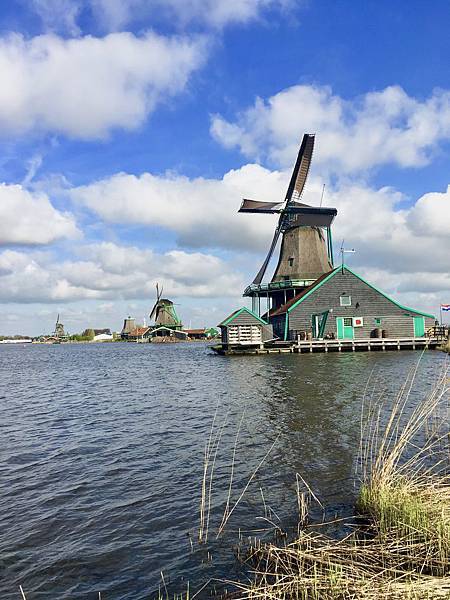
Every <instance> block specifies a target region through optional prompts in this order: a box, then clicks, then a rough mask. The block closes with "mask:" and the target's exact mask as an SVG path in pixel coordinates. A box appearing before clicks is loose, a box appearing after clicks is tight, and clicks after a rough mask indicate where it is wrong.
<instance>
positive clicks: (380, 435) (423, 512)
mask: <svg viewBox="0 0 450 600" xmlns="http://www.w3.org/2000/svg"><path fill="white" fill-rule="evenodd" d="M447 374H448V370H447V367H446V368H445V369H444V370H443V372H442V373H441V374H440V376H439V378H438V380H437V381H436V383H435V385H434V386H433V387H432V389H431V390H430V393H429V394H428V395H427V397H426V398H424V399H423V400H422V401H421V402H419V403H418V404H417V406H416V407H415V408H414V409H412V410H408V406H409V402H410V397H411V389H412V386H413V383H414V380H415V377H416V371H413V372H412V373H411V374H410V376H409V377H408V378H407V380H406V382H405V383H404V385H403V386H402V388H401V389H400V391H399V394H398V395H397V398H396V399H395V401H394V403H393V405H392V408H391V410H390V413H388V418H387V420H386V423H385V424H384V425H382V424H381V415H382V414H383V407H382V405H381V404H380V403H378V405H377V407H376V408H375V410H374V409H373V406H371V405H370V404H369V405H368V407H367V408H366V410H367V413H368V418H366V419H365V420H364V419H363V421H362V423H364V425H363V427H362V435H361V439H362V444H361V449H362V453H361V466H362V474H363V481H362V485H361V489H360V493H359V498H358V502H357V509H358V511H359V512H360V513H362V514H364V515H366V516H367V517H368V518H369V519H370V523H371V527H372V529H373V533H374V535H375V537H376V538H377V539H379V540H380V542H386V543H392V542H394V543H395V542H396V543H397V545H398V548H399V550H398V553H399V554H401V555H407V556H408V559H409V560H412V563H411V565H412V566H414V567H418V566H420V569H421V572H426V573H430V574H433V575H445V574H446V573H447V572H449V570H450V478H449V475H448V466H449V460H448V459H449V448H448V441H449V424H448V406H447V402H448V377H447Z"/></svg>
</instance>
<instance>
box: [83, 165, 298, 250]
mask: <svg viewBox="0 0 450 600" xmlns="http://www.w3.org/2000/svg"><path fill="white" fill-rule="evenodd" d="M287 184H288V174H287V173H282V172H279V171H269V170H268V169H264V168H263V167H261V166H259V165H245V166H243V167H241V168H240V169H237V170H232V171H229V172H228V173H226V174H225V175H224V177H223V178H222V179H204V178H201V177H199V178H197V179H189V178H187V177H182V176H179V175H167V176H155V175H151V174H150V173H144V174H143V175H141V176H139V177H136V176H135V175H129V174H126V173H119V174H117V175H114V176H112V177H110V178H107V179H103V180H101V181H97V182H94V183H92V184H90V185H87V186H82V187H78V188H74V189H73V190H72V191H71V197H72V199H73V200H74V201H76V202H81V203H83V204H84V205H86V206H88V207H89V208H90V209H91V210H93V211H94V212H95V213H97V214H98V215H99V216H100V217H101V218H102V219H104V220H105V221H108V222H110V223H122V224H126V223H128V224H140V225H147V226H159V227H164V228H166V229H170V230H171V231H173V232H175V233H176V235H177V240H178V243H179V244H180V245H181V246H188V247H190V248H199V247H203V246H205V247H223V248H226V249H233V248H241V249H247V250H248V249H250V250H254V249H255V248H256V249H259V250H263V249H264V244H265V242H266V240H267V239H268V238H269V237H270V234H271V232H272V231H273V227H274V219H273V217H271V216H270V215H244V214H238V212H237V211H238V209H239V206H240V203H241V200H242V197H244V196H249V195H250V196H251V197H255V198H257V199H260V200H274V199H275V200H277V199H281V198H282V195H283V194H284V192H285V189H286V187H287Z"/></svg>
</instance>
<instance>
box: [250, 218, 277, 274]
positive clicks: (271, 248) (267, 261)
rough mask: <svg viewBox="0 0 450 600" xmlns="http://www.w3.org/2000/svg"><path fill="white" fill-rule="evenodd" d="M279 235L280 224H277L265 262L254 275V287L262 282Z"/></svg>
mask: <svg viewBox="0 0 450 600" xmlns="http://www.w3.org/2000/svg"><path fill="white" fill-rule="evenodd" d="M280 233H281V226H280V223H278V225H277V228H276V229H275V233H274V236H273V239H272V243H271V244H270V248H269V253H268V254H267V256H266V260H265V261H264V262H263V264H262V266H261V268H260V270H259V271H258V274H257V275H256V277H255V279H254V280H253V283H254V284H256V285H259V284H260V283H261V281H262V278H263V277H264V274H265V272H266V270H267V267H268V266H269V263H270V259H271V258H272V254H273V252H274V250H275V248H276V245H277V242H278V238H279V237H280Z"/></svg>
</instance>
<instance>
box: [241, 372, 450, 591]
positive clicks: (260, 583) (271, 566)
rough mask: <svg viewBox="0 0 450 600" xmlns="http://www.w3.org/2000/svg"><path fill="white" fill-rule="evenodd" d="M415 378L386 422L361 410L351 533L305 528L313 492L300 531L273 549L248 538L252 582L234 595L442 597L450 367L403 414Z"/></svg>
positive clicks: (448, 560) (448, 554) (449, 578)
mask: <svg viewBox="0 0 450 600" xmlns="http://www.w3.org/2000/svg"><path fill="white" fill-rule="evenodd" d="M415 375H416V374H415V372H414V371H412V372H411V373H410V375H409V377H408V378H407V380H406V381H405V383H404V385H403V386H402V387H401V389H400V391H399V394H398V395H397V397H396V399H395V400H394V402H393V403H392V408H391V410H390V413H389V414H387V415H386V417H387V418H385V419H384V420H383V419H382V418H381V419H380V415H381V412H380V406H379V399H377V400H376V401H375V402H374V401H373V399H371V400H370V401H369V403H368V404H367V405H366V407H365V410H364V411H363V417H362V419H361V424H362V428H361V452H360V457H359V472H360V482H361V483H360V490H359V493H358V496H357V501H356V504H355V509H356V513H355V514H356V520H355V521H354V523H353V531H351V532H350V534H347V535H346V536H345V537H341V538H336V537H334V536H330V535H329V534H328V533H327V532H328V531H329V529H330V523H327V524H326V526H323V525H320V524H313V525H312V526H305V525H304V524H305V519H306V518H307V513H306V512H305V507H307V506H308V503H309V502H310V501H311V500H312V497H311V493H310V492H309V493H308V494H307V496H306V500H305V496H304V495H303V496H302V502H301V505H302V507H303V525H304V526H303V527H302V530H301V531H300V535H299V537H298V538H297V539H295V540H294V541H293V542H292V543H290V544H286V543H284V544H281V545H277V544H262V543H261V542H259V541H256V540H255V542H254V544H253V545H250V547H249V548H248V550H247V552H246V558H245V560H246V562H247V564H248V565H249V566H251V568H252V569H253V581H252V582H251V583H250V584H239V583H238V584H236V586H237V588H238V589H239V593H238V595H237V596H233V597H234V598H239V599H242V600H248V599H252V600H256V599H261V600H262V599H265V598H277V599H280V600H306V599H308V600H379V599H380V600H381V599H382V598H388V599H390V600H402V599H404V598H409V599H414V600H419V599H420V600H422V599H423V600H425V599H427V600H434V599H442V598H450V468H449V467H450V460H449V457H450V453H449V450H450V446H449V424H448V419H447V418H446V411H447V409H448V401H449V386H448V367H446V368H445V369H443V370H442V372H441V373H440V375H439V377H438V379H437V381H436V383H435V385H434V386H433V388H432V389H431V390H430V391H429V393H428V394H427V396H426V397H425V398H424V399H423V401H422V402H421V403H420V404H419V405H418V406H417V407H416V408H415V409H414V410H413V411H409V414H408V405H409V397H410V392H411V389H412V386H413V385H414V380H415ZM364 413H365V414H364ZM405 417H407V418H405ZM430 423H432V424H433V425H432V427H431V429H430ZM418 442H419V444H418ZM314 499H315V497H314Z"/></svg>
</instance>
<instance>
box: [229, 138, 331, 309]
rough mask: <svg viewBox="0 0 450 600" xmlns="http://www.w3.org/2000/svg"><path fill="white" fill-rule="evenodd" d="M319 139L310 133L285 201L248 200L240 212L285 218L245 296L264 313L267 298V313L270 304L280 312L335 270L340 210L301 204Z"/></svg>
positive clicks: (280, 222)
mask: <svg viewBox="0 0 450 600" xmlns="http://www.w3.org/2000/svg"><path fill="white" fill-rule="evenodd" d="M314 139H315V136H314V135H313V134H308V133H305V134H304V136H303V140H302V143H301V145H300V149H299V152H298V155H297V160H296V162H295V166H294V170H293V172H292V176H291V180H290V182H289V186H288V189H287V192H286V195H285V198H284V200H282V201H281V202H260V201H256V200H248V199H244V200H243V201H242V204H241V207H240V209H239V212H242V213H266V214H274V213H275V214H278V215H279V218H278V223H277V225H276V227H275V232H274V235H273V239H272V243H271V244H270V247H269V252H268V254H267V256H266V258H265V260H264V262H263V264H262V266H261V268H260V270H259V271H258V273H257V275H256V277H255V278H254V280H253V283H252V284H251V285H250V286H248V287H247V288H246V290H245V291H244V296H251V297H252V303H253V306H252V308H253V310H254V311H255V312H258V314H260V305H261V298H266V299H267V310H269V308H270V303H272V307H278V306H280V305H281V304H283V303H286V302H287V300H289V299H290V298H292V297H293V296H295V295H296V294H297V293H298V292H299V291H301V289H304V288H305V287H307V286H309V285H311V284H312V283H313V282H314V281H316V279H318V278H319V277H320V276H321V275H323V274H324V273H327V272H328V271H330V270H331V269H332V268H333V248H332V239H331V224H332V222H333V220H334V218H335V216H336V214H337V210H336V209H335V208H323V207H322V206H320V207H314V206H309V205H307V204H304V203H302V202H300V199H301V196H302V193H303V190H304V188H305V184H306V180H307V177H308V172H309V167H310V165H311V160H312V155H313V150H314ZM280 235H282V242H281V250H280V256H279V259H278V264H277V267H276V269H275V273H274V275H273V277H272V280H271V281H270V283H267V284H264V283H263V278H264V275H265V273H266V271H267V268H268V266H269V263H270V260H271V258H272V256H273V253H274V251H275V248H276V246H277V243H278V240H279V238H280ZM299 288H300V289H299Z"/></svg>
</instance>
